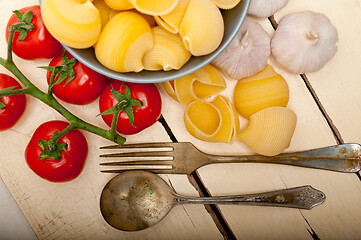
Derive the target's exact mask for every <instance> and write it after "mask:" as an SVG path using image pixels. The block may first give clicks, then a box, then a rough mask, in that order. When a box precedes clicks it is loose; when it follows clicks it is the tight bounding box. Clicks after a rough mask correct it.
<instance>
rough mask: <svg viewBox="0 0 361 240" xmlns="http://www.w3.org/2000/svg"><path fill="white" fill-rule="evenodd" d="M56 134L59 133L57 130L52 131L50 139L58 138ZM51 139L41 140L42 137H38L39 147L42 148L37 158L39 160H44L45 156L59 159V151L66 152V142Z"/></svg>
mask: <svg viewBox="0 0 361 240" xmlns="http://www.w3.org/2000/svg"><path fill="white" fill-rule="evenodd" d="M58 135H59V133H58V132H54V133H53V136H52V137H51V139H53V138H58ZM51 139H50V140H49V141H47V140H43V139H40V140H39V141H38V145H39V147H40V148H41V149H42V150H43V151H42V152H41V153H40V155H39V158H40V159H41V160H44V159H47V158H52V159H54V160H60V159H61V152H62V151H65V152H67V150H66V149H67V147H68V145H67V144H66V143H61V142H58V141H55V142H54V141H52V140H51Z"/></svg>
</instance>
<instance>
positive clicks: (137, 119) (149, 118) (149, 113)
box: [99, 80, 162, 135]
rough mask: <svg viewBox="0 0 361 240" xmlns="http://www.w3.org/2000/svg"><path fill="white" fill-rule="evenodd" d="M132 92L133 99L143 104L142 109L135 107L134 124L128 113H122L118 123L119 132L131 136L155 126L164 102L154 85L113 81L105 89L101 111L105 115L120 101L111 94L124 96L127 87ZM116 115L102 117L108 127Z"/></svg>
mask: <svg viewBox="0 0 361 240" xmlns="http://www.w3.org/2000/svg"><path fill="white" fill-rule="evenodd" d="M125 84H126V85H128V86H129V88H130V91H131V98H132V99H137V100H139V101H141V102H142V105H141V107H140V108H139V106H133V112H134V123H133V124H131V122H130V119H129V117H128V115H127V114H126V112H124V111H123V112H120V114H119V119H118V122H117V127H116V129H117V131H118V132H119V133H122V134H125V135H130V134H135V133H138V132H140V131H142V130H143V129H145V128H147V127H150V126H151V125H153V124H154V123H155V122H156V121H157V120H158V119H159V117H160V114H161V109H162V100H161V97H160V94H159V91H158V89H157V87H156V86H155V85H154V84H153V83H147V84H143V83H124V82H122V81H118V80H112V81H111V82H109V83H108V85H107V86H106V87H105V88H104V90H103V92H102V94H101V95H100V99H99V109H100V112H101V113H103V112H105V111H106V110H108V109H110V108H112V107H113V106H115V105H116V104H117V103H118V102H119V101H118V100H117V99H116V98H115V97H114V95H113V94H112V93H111V89H112V88H113V89H114V90H115V91H117V92H120V93H122V94H124V92H125V90H126V85H125ZM113 116H114V114H110V115H102V118H103V120H104V121H105V123H106V124H107V125H108V126H111V124H112V121H113Z"/></svg>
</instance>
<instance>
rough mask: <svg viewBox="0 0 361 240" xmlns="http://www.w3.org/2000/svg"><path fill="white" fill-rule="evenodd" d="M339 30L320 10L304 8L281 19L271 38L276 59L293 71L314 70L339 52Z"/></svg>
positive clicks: (305, 71) (304, 71)
mask: <svg viewBox="0 0 361 240" xmlns="http://www.w3.org/2000/svg"><path fill="white" fill-rule="evenodd" d="M337 44H338V34H337V30H336V28H335V27H334V26H333V25H332V23H331V22H330V20H329V19H328V18H327V17H326V16H325V15H324V14H321V13H315V12H311V11H304V12H298V13H293V14H289V15H287V16H285V17H283V18H282V19H281V21H280V22H279V24H278V27H277V30H276V32H275V34H274V36H273V38H272V42H271V49H272V54H273V56H274V57H275V59H276V61H277V62H278V63H280V64H281V65H282V66H283V67H284V68H285V69H287V70H289V71H290V72H293V73H307V72H315V71H317V70H319V69H321V68H322V67H323V66H324V65H325V64H326V63H327V62H328V61H329V60H330V59H331V58H332V57H333V56H334V55H335V53H336V51H337Z"/></svg>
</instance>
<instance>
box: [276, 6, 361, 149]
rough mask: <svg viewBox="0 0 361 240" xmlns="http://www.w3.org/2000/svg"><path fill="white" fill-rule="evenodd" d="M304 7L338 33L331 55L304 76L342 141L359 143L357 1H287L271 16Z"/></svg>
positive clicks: (360, 99)
mask: <svg viewBox="0 0 361 240" xmlns="http://www.w3.org/2000/svg"><path fill="white" fill-rule="evenodd" d="M305 9H309V10H312V11H315V12H320V13H323V14H325V15H326V16H328V17H329V18H330V20H331V22H332V24H333V25H334V26H335V27H336V28H337V31H338V34H339V44H338V51H337V53H336V55H335V57H334V58H333V59H332V60H331V61H330V62H328V63H327V64H326V66H325V67H324V68H322V69H321V70H320V71H317V72H315V73H307V74H306V75H307V78H308V80H309V81H310V83H311V85H312V88H313V89H314V90H315V91H316V93H317V96H318V98H319V99H320V101H321V103H322V105H323V106H324V107H325V109H326V111H327V113H328V114H329V116H330V117H331V119H332V121H333V123H334V125H335V126H336V127H337V129H338V130H339V132H340V133H341V135H342V138H343V139H344V141H346V142H361V135H360V133H361V125H360V124H359V119H360V117H361V110H360V109H361V94H360V92H361V84H360V76H359V75H360V74H359V65H360V56H361V48H360V46H359V43H360V42H361V28H360V26H359V23H360V21H361V16H360V11H361V1H360V0H355V1H325V0H321V1H312V0H306V1H290V3H289V4H288V5H287V6H286V7H285V8H284V9H282V10H281V11H279V12H278V13H277V14H276V15H275V18H276V20H280V19H281V18H282V17H283V16H285V15H286V14H287V13H289V12H296V11H302V10H305ZM325 86H327V87H325Z"/></svg>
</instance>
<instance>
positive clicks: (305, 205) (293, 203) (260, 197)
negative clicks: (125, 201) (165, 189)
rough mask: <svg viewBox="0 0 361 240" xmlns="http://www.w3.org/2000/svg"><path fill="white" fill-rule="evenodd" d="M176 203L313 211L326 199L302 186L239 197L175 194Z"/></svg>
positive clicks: (311, 188) (313, 190)
mask: <svg viewBox="0 0 361 240" xmlns="http://www.w3.org/2000/svg"><path fill="white" fill-rule="evenodd" d="M174 195H175V201H176V203H179V204H185V203H188V204H226V205H255V206H273V207H288V208H298V209H307V210H309V209H311V208H313V207H315V206H317V205H319V204H321V203H323V202H324V201H325V199H326V196H325V194H324V193H323V192H321V191H319V190H317V189H314V188H313V187H311V186H309V185H308V186H302V187H295V188H289V189H284V190H278V191H273V192H265V193H258V194H248V195H239V196H224V197H185V196H182V195H178V194H176V193H174Z"/></svg>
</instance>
